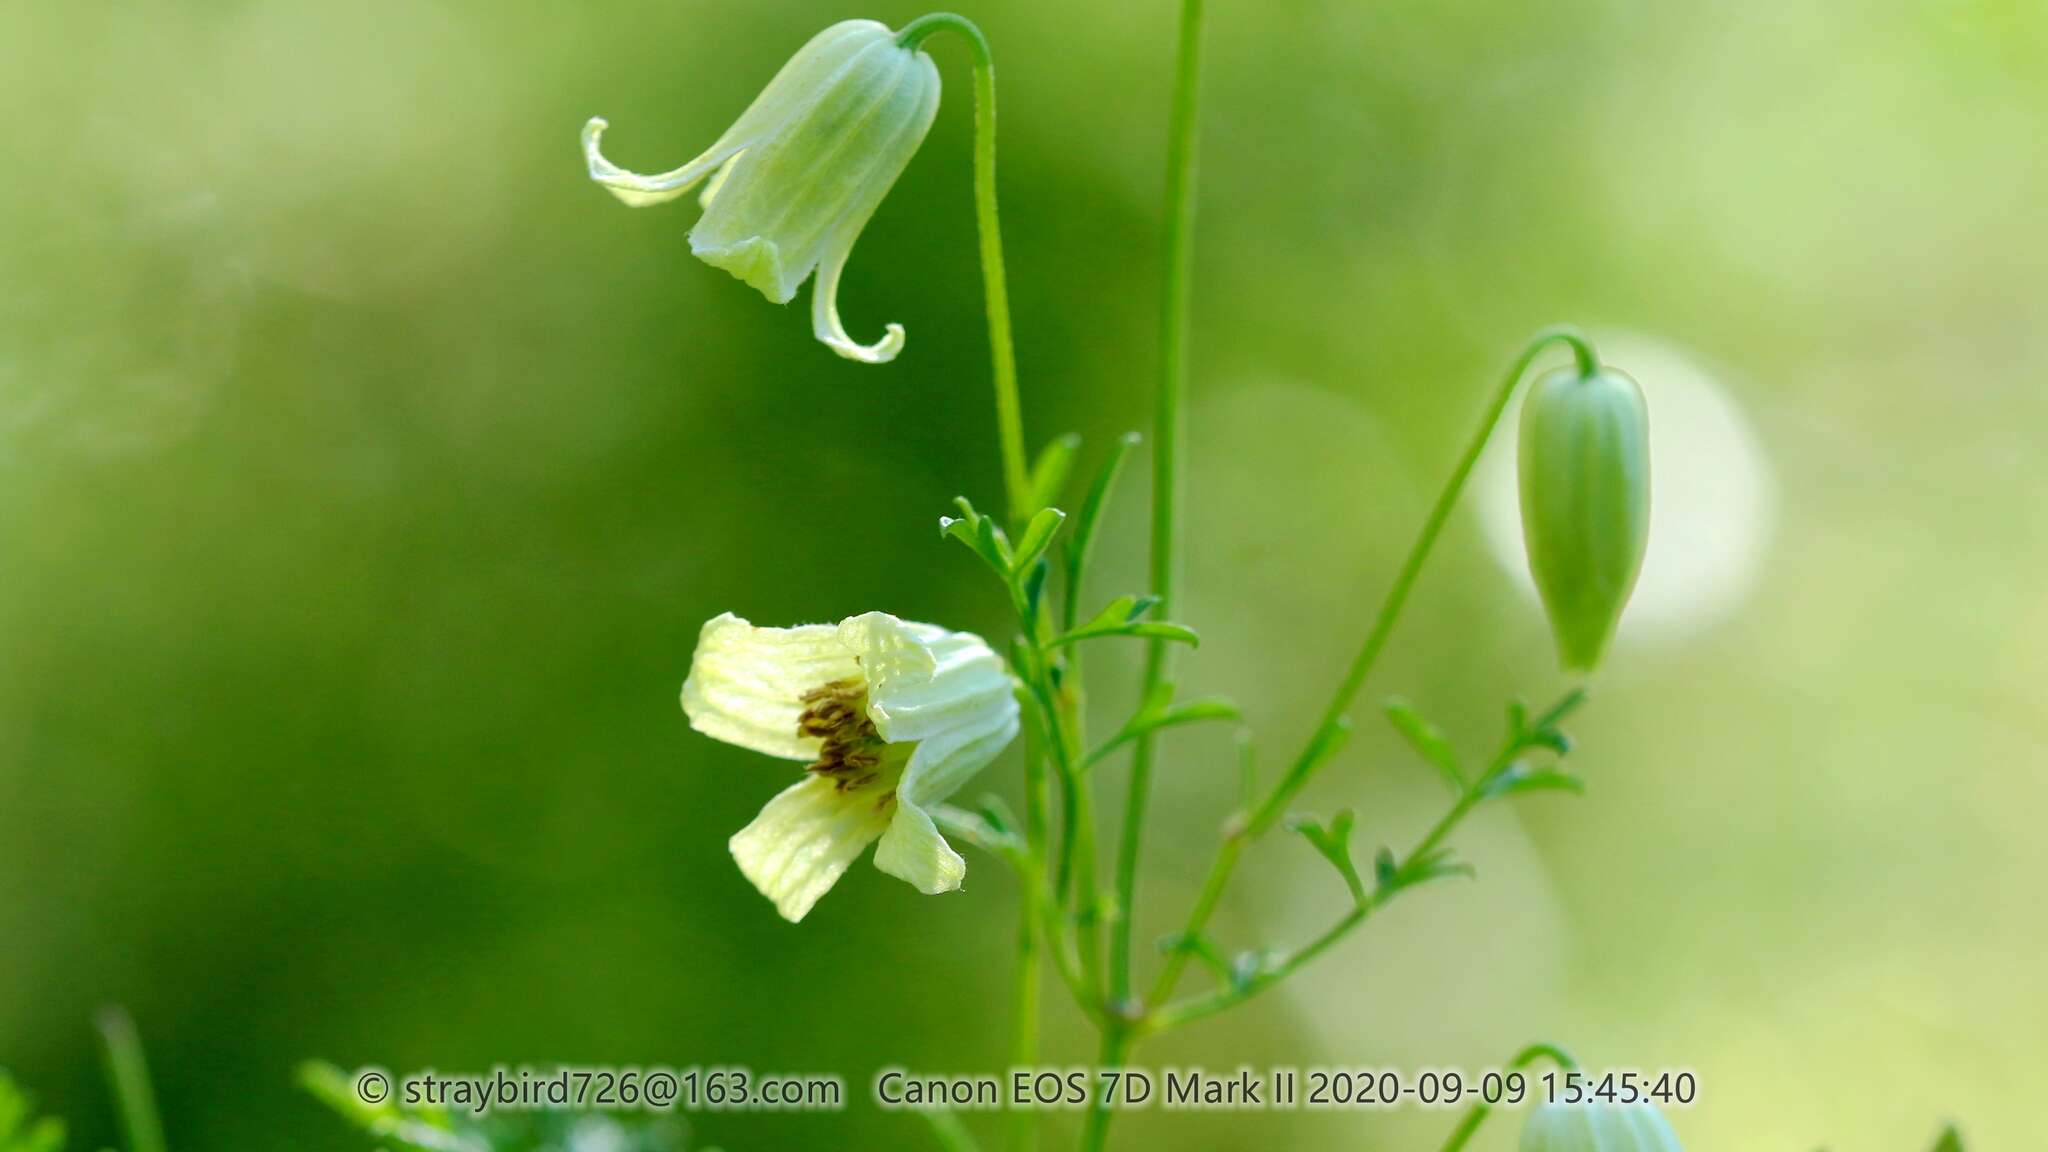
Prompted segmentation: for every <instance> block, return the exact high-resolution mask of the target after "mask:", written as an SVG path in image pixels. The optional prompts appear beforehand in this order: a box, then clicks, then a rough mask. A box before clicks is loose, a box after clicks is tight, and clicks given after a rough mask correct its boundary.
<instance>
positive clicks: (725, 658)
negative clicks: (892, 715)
mask: <svg viewBox="0 0 2048 1152" xmlns="http://www.w3.org/2000/svg"><path fill="white" fill-rule="evenodd" d="M839 631H840V630H839V629H838V628H836V627H834V626H832V625H830V624H807V625H804V626H802V627H798V628H756V627H754V626H753V625H752V624H749V623H747V622H746V621H745V620H742V619H740V618H739V617H737V616H735V615H733V614H732V613H730V612H727V613H725V614H724V615H722V616H719V617H718V618H716V619H714V620H710V621H707V622H706V623H705V625H704V630H703V632H701V633H700V634H699V635H698V637H697V653H696V655H695V656H694V657H692V658H691V660H690V675H689V678H688V679H687V680H685V681H683V712H684V713H685V714H687V715H688V716H689V718H690V726H691V727H693V728H695V729H696V730H697V731H699V732H702V733H704V734H705V735H706V736H710V737H713V738H715V739H719V740H723V741H725V742H726V743H728V744H738V745H739V746H741V747H743V748H752V749H753V750H754V751H756V752H765V753H767V754H768V755H770V756H780V757H783V758H784V759H788V760H809V759H811V758H813V757H814V756H816V755H817V753H818V748H819V745H820V743H821V742H820V740H819V739H818V738H817V737H815V736H801V735H798V733H797V717H798V716H799V715H801V714H802V712H803V710H804V707H805V705H804V701H803V697H804V694H805V693H807V692H810V691H812V690H813V689H816V688H819V687H822V686H824V685H826V684H831V683H835V682H840V681H847V682H853V683H859V682H860V681H861V678H862V673H861V666H860V662H859V661H858V660H856V659H855V658H854V652H853V650H852V649H849V648H848V647H846V645H844V644H842V643H840V640H839Z"/></svg>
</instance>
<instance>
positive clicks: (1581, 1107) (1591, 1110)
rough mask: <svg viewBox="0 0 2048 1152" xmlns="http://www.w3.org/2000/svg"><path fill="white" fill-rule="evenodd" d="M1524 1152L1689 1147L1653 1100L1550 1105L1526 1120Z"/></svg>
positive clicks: (1646, 1151) (1663, 1151)
mask: <svg viewBox="0 0 2048 1152" xmlns="http://www.w3.org/2000/svg"><path fill="white" fill-rule="evenodd" d="M1521 1152H1685V1148H1684V1146H1683V1145H1681V1144H1679V1142H1678V1134H1677V1133H1676V1132H1673V1131H1672V1130H1671V1124H1670V1122H1669V1121H1667V1120H1665V1119H1664V1114H1663V1113H1661V1112H1659V1111H1657V1109H1656V1108H1654V1107H1652V1106H1650V1105H1648V1104H1603V1103H1600V1102H1599V1101H1588V1102H1586V1103H1583V1104H1545V1105H1544V1106H1542V1107H1541V1108H1538V1109H1536V1110H1535V1111H1534V1112H1531V1113H1530V1114H1529V1119H1528V1120H1527V1121H1526V1122H1524V1123H1523V1125H1522V1143H1521Z"/></svg>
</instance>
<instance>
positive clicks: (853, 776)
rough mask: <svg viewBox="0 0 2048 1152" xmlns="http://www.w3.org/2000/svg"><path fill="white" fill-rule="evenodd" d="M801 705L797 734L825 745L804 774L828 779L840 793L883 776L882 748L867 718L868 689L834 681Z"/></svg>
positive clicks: (856, 684) (809, 696)
mask: <svg viewBox="0 0 2048 1152" xmlns="http://www.w3.org/2000/svg"><path fill="white" fill-rule="evenodd" d="M803 704H804V710H803V713H802V714H801V715H799V716H798V717H797V718H796V730H797V734H798V735H800V736H816V737H817V738H819V739H820V740H823V741H824V742H825V744H824V746H823V747H822V748H820V749H818V759H817V762H816V763H814V764H811V765H809V766H807V767H806V768H805V769H804V771H806V772H816V773H817V774H818V775H820V776H825V777H829V778H830V779H831V780H832V781H834V783H836V784H837V786H838V788H839V790H840V791H841V792H850V791H852V790H854V789H856V788H864V787H866V786H867V785H869V784H872V783H874V782H875V780H876V779H877V778H878V777H880V776H881V774H882V773H881V768H882V749H883V748H884V747H885V745H884V743H883V741H882V737H881V735H880V734H879V733H877V732H876V731H875V724H874V721H872V720H869V719H868V712H867V689H866V688H865V687H864V686H863V685H861V684H860V683H858V682H857V681H852V680H834V681H833V682H832V683H830V684H825V685H821V686H819V687H817V688H813V689H811V690H810V691H809V692H806V693H804V695H803Z"/></svg>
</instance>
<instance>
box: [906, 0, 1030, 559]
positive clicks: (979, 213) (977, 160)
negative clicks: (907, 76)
mask: <svg viewBox="0 0 2048 1152" xmlns="http://www.w3.org/2000/svg"><path fill="white" fill-rule="evenodd" d="M940 32H952V33H956V34H957V35H959V36H960V38H961V39H963V40H965V41H967V48H968V51H969V53H970V54H972V56H973V58H974V219H975V228H976V230H977V231H978V232H979V234H980V237H981V281H982V292H983V296H984V301H985V306H986V308H987V311H988V344H989V359H990V360H991V361H992V362H993V364H994V369H995V389H996V431H997V434H998V438H999V441H1000V443H1001V446H1002V454H1003V490H1004V492H1005V493H1006V494H1007V496H1008V498H1009V510H1010V519H1011V521H1012V522H1015V523H1022V522H1023V520H1024V519H1025V517H1027V516H1029V515H1031V513H1032V512H1033V511H1035V509H1033V508H1030V507H1029V506H1028V505H1029V504H1030V499H1031V480H1030V470H1029V467H1028V465H1027V464H1026V462H1025V455H1024V406H1023V404H1022V402H1020V401H1019V400H1018V398H1017V346H1016V340H1015V338H1014V337H1013V336H1012V334H1011V329H1010V286H1009V277H1008V274H1007V273H1006V271H1005V269H1004V265H1003V231H1002V224H1001V221H1000V219H999V217H998V214H997V211H996V64H995V57H994V55H993V54H992V53H991V52H990V51H989V46H988V37H986V36H983V35H982V34H981V29H980V28H978V27H976V26H975V23H974V21H972V20H969V19H968V18H967V17H965V16H957V15H955V14H953V13H951V12H934V13H932V14H930V15H928V16H920V17H918V18H917V19H915V20H912V21H911V22H910V23H908V24H906V25H904V26H903V31H901V32H898V33H897V34H896V43H897V44H898V45H899V46H901V47H903V48H904V49H906V50H911V51H915V50H916V49H917V48H918V47H919V46H920V45H922V44H923V43H924V42H925V41H926V40H928V39H930V38H931V37H932V36H935V35H937V34H938V33H940Z"/></svg>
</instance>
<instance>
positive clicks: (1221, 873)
mask: <svg viewBox="0 0 2048 1152" xmlns="http://www.w3.org/2000/svg"><path fill="white" fill-rule="evenodd" d="M1553 344H1565V345H1568V346H1569V347H1570V348H1571V350H1572V356H1573V358H1574V360H1575V361H1576V363H1577V365H1578V369H1579V371H1580V373H1581V374H1586V375H1590V374H1591V373H1593V372H1595V371H1597V370H1598V368H1599V358H1598V356H1597V355H1595V353H1594V351H1593V345H1592V344H1591V343H1590V342H1589V341H1588V340H1587V339H1586V338H1585V337H1584V336H1582V335H1580V334H1579V333H1578V331H1577V330H1575V329H1572V328H1568V327H1562V326H1560V327H1554V328H1546V329H1544V330H1543V331H1541V332H1539V333H1537V334H1536V337H1535V338H1534V339H1533V340H1531V341H1530V342H1529V345H1528V346H1527V347H1526V348H1524V349H1523V350H1522V354H1521V355H1520V356H1518V357H1516V358H1515V362H1514V365H1513V366H1512V367H1510V368H1509V369H1508V373H1507V377H1506V378H1505V379H1503V380H1502V381H1501V383H1500V387H1499V388H1498V389H1496V390H1495V392H1494V395H1493V399H1492V401H1491V402H1490V403H1489V404H1488V405H1487V407H1486V412H1485V414H1484V415H1483V416H1482V417H1481V418H1480V421H1479V427H1478V428H1477V429H1476V430H1475V431H1474V432H1473V434H1472V439H1471V441H1470V442H1469V443H1467V444H1466V446H1465V452H1464V454H1463V455H1462V456H1460V457H1459V458H1458V463H1457V466H1456V467H1455V468H1453V469H1452V470H1451V475H1450V479H1449V480H1447V481H1446V482H1445V483H1444V487H1443V491H1442V492H1440V493H1438V495H1437V498H1436V504H1435V505H1434V506H1433V507H1432V508H1431V509H1430V511H1429V517H1428V519H1426V520H1424V521H1423V524H1422V531H1421V532H1420V533H1419V534H1418V535H1417V536H1416V537H1415V542H1414V543H1413V544H1412V545H1410V546H1409V549H1408V557H1407V559H1406V560H1404V561H1403V562H1402V564H1401V571H1400V573H1399V574H1398V575H1396V576H1395V577H1394V585H1393V587H1391V588H1389V589H1388V590H1387V598H1386V599H1385V600H1384V601H1383V602H1381V604H1380V610H1379V615H1377V616H1376V617H1374V619H1373V623H1372V630H1371V631H1370V632H1367V633H1366V637H1365V643H1364V644H1363V645H1362V646H1361V647H1360V648H1359V650H1358V655H1357V656H1355V657H1353V658H1352V661H1351V667H1350V669H1349V670H1348V671H1347V672H1346V673H1345V674H1344V680H1343V682H1342V683H1340V684H1339V685H1338V686H1337V691H1336V693H1335V694H1334V695H1333V696H1332V697H1331V698H1330V703H1329V706H1328V707H1326V708H1324V709H1323V718H1322V722H1321V723H1320V724H1318V725H1317V726H1316V730H1315V733H1314V735H1312V736H1311V737H1310V738H1309V741H1308V743H1307V744H1306V745H1304V747H1303V749H1302V753H1301V755H1300V756H1299V757H1298V758H1296V760H1295V761H1294V764H1293V766H1292V767H1290V768H1289V769H1288V771H1287V774H1286V775H1284V776H1282V777H1281V778H1280V780H1279V781H1278V782H1277V783H1276V784H1275V785H1274V786H1273V789H1272V791H1271V792H1269V793H1268V794H1267V795H1266V798H1265V800H1264V801H1263V802H1261V803H1260V804H1259V805H1258V806H1257V807H1256V808H1254V809H1253V810H1252V812H1251V816H1250V819H1249V821H1248V822H1247V823H1244V824H1238V823H1233V825H1232V827H1231V831H1230V833H1229V834H1228V835H1227V836H1226V837H1225V840H1224V843H1223V846H1222V847H1221V848H1220V849H1218V851H1217V854H1216V859H1215V861H1214V863H1212V864H1211V865H1210V867H1209V875H1208V877H1207V879H1205V880H1204V881H1203V883H1202V891H1201V895H1200V896H1198V897H1197V898H1196V900H1195V906H1194V908H1193V910H1192V911H1191V912H1190V913H1189V915H1188V920H1187V923H1186V925H1185V926H1184V927H1183V928H1182V929H1181V935H1180V939H1181V940H1182V941H1183V942H1185V941H1190V940H1193V939H1195V938H1196V937H1198V936H1200V935H1201V934H1202V932H1203V930H1204V929H1206V928H1207V927H1208V924H1209V917H1210V915H1211V914H1212V913H1214V912H1215V910H1216V905H1217V903H1218V902H1219V901H1220V900H1221V899H1222V896H1223V890H1224V889H1225V888H1226V887H1227V886H1228V885H1229V883H1230V877H1231V874H1232V872H1233V871H1234V870H1235V869H1236V867H1237V861H1238V858H1239V857H1240V856H1241V855H1242V854H1243V845H1242V843H1241V842H1242V841H1243V840H1245V839H1251V838H1256V837H1258V836H1259V835H1261V834H1263V833H1264V832H1265V831H1266V830H1267V829H1268V828H1271V827H1272V826H1273V823H1274V822H1275V821H1276V820H1278V819H1279V817H1280V815H1281V814H1282V813H1283V812H1284V811H1285V810H1286V808H1287V804H1288V802H1289V801H1291V800H1292V799H1293V798H1294V796H1295V794H1296V793H1298V792H1300V791H1301V789H1302V786H1303V785H1305V784H1307V783H1308V780H1309V777H1310V776H1311V775H1313V774H1314V772H1315V769H1316V767H1317V766H1318V765H1319V764H1320V763H1321V762H1322V761H1321V760H1320V759H1318V758H1317V756H1316V752H1317V751H1318V749H1320V748H1321V747H1323V746H1324V745H1325V741H1326V740H1327V738H1328V735H1329V733H1330V732H1331V731H1333V730H1334V729H1336V728H1338V727H1339V726H1341V725H1343V724H1344V723H1345V714H1346V713H1348V712H1349V711H1350V710H1351V705H1352V704H1353V703H1354V702H1355V701H1356V700H1357V698H1358V693H1359V691H1360V689H1362V688H1364V687H1365V682H1366V680H1367V679H1368V678H1369V677H1371V675H1372V670H1373V666H1374V665H1375V664H1377V663H1378V662H1379V658H1380V653H1381V652H1383V651H1385V649H1386V646H1387V641H1388V639H1390V638H1391V637H1392V636H1393V634H1394V625H1395V624H1396V623H1397V622H1398V621H1399V620H1400V618H1401V610H1402V609H1403V608H1404V607H1406V606H1407V604H1408V594H1409V593H1410V592H1411V591H1413V590H1414V588H1415V582H1416V580H1417V579H1418V578H1420V577H1421V575H1422V568H1423V565H1424V564H1425V563H1427V562H1428V560H1429V554H1430V552H1431V551H1432V550H1434V549H1435V547H1436V541H1437V537H1439V536H1441V535H1442V534H1443V530H1444V525H1445V524H1446V523H1447V522H1449V520H1450V517H1451V510H1452V509H1453V508H1455V507H1456V506H1457V503H1458V496H1459V495H1460V494H1461V493H1463V492H1464V490H1465V482H1466V481H1467V480H1469V479H1470V478H1471V476H1472V469H1473V467H1474V466H1476V465H1477V464H1478V463H1479V456H1480V453H1481V452H1483V451H1484V450H1485V449H1486V442H1487V441H1488V440H1489V439H1491V438H1492V436H1493V430H1494V426H1495V425H1497V424H1499V423H1500V418H1501V415H1502V414H1503V413H1504V412H1506V411H1507V407H1508V401H1509V400H1511V399H1513V398H1514V394H1515V387H1516V385H1518V384H1520V383H1521V381H1522V377H1523V376H1524V375H1526V374H1527V373H1528V371H1529V367H1530V365H1532V364H1534V363H1535V362H1536V358H1537V357H1538V356H1540V355H1542V354H1543V352H1544V351H1545V350H1547V349H1548V348H1549V347H1550V346H1551V345H1553ZM1188 956H1189V952H1188V951H1187V949H1186V948H1185V947H1183V948H1177V949H1175V950H1174V951H1173V952H1171V953H1169V954H1168V956H1167V958H1166V966H1165V967H1164V968H1163V969H1162V970H1161V971H1160V973H1159V979H1158V980H1157V981H1156V982H1155V983H1154V984H1153V987H1152V994H1151V995H1150V996H1149V997H1147V998H1146V999H1147V1001H1148V1002H1150V1003H1155V1004H1156V1003H1159V1002H1160V1001H1162V1000H1164V999H1165V998H1166V997H1168V996H1170V995H1172V994H1173V989H1174V986H1175V984H1176V983H1177V982H1178V981H1179V979H1180V975H1181V973H1182V972H1183V971H1184V970H1185V969H1186V967H1187V959H1188Z"/></svg>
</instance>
